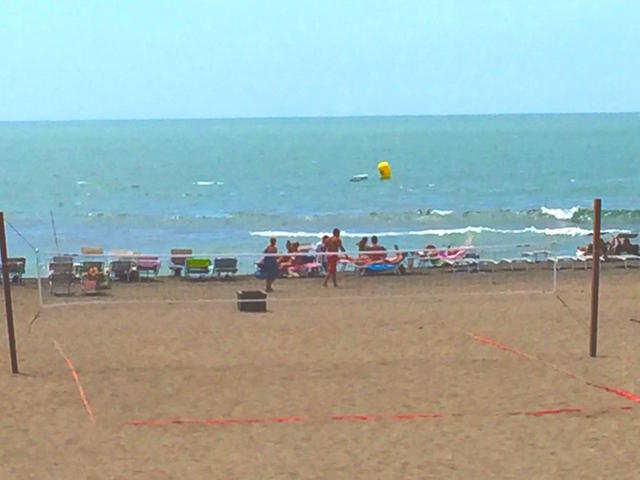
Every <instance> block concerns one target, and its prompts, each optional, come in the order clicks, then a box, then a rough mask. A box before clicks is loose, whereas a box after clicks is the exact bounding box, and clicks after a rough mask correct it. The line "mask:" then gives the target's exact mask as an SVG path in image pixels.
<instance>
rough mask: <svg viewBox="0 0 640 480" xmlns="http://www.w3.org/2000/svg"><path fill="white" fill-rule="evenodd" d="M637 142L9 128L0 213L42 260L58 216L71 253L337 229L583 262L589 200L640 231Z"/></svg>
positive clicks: (222, 128) (235, 247) (330, 124)
mask: <svg viewBox="0 0 640 480" xmlns="http://www.w3.org/2000/svg"><path fill="white" fill-rule="evenodd" d="M638 132H640V114H589V115H526V116H517V115H515V116H460V117H377V118H333V119H323V118H318V119H264V120H261V119H246V120H175V121H174V120H169V121H90V122H57V123H0V164H1V165H2V171H3V175H2V176H1V178H0V206H1V208H2V209H3V210H4V211H5V213H6V216H7V219H8V220H9V221H10V222H11V223H12V225H14V226H15V227H16V228H17V229H18V230H20V232H21V233H22V234H23V235H24V236H25V238H27V239H28V240H29V242H30V243H32V244H33V245H34V246H36V247H38V248H39V249H40V251H41V252H43V256H47V255H48V254H51V253H53V252H55V251H56V250H57V248H56V246H55V242H54V237H53V234H52V227H51V219H50V211H52V212H53V217H54V219H55V223H56V227H57V234H58V242H59V245H60V249H61V251H64V252H79V250H80V247H81V246H82V245H100V246H102V247H104V248H105V250H107V251H108V250H114V249H131V250H138V251H141V252H148V253H159V254H166V253H168V251H169V249H170V248H172V247H180V246H186V247H192V248H193V249H194V251H197V252H202V253H205V252H206V253H230V252H233V253H240V252H258V251H259V250H261V249H262V248H263V246H264V244H265V243H266V238H265V237H267V236H269V235H271V234H272V233H275V234H277V235H278V237H279V245H280V246H281V247H282V246H283V245H284V241H285V240H286V239H293V238H298V239H300V240H302V241H312V240H315V239H316V237H317V236H318V235H320V234H322V233H324V232H327V231H329V230H330V229H332V228H333V227H334V226H338V227H340V228H341V229H342V230H343V231H344V232H345V235H346V236H347V241H346V242H345V243H346V245H347V247H353V244H354V243H355V241H356V238H355V237H359V236H360V235H362V234H374V233H377V234H378V235H379V236H380V237H381V243H382V244H384V245H386V246H387V247H390V246H391V245H392V244H393V243H397V244H398V245H399V246H400V247H401V248H418V247H422V246H424V245H425V243H433V244H435V245H438V246H440V245H445V246H446V245H457V244H462V243H466V244H473V245H476V246H478V248H480V249H481V250H482V253H483V256H489V257H498V258H499V257H502V256H505V255H519V254H520V251H521V250H522V249H532V248H547V249H550V250H552V251H554V252H556V253H559V254H560V253H572V252H573V251H575V246H576V245H577V244H581V243H586V242H588V237H586V236H585V235H586V234H587V233H588V231H589V230H590V229H591V217H590V211H589V209H590V207H591V203H592V200H593V198H594V197H601V198H602V199H603V208H604V209H605V216H604V218H603V228H605V229H625V230H627V229H628V230H638V229H640V195H639V190H638V185H640V170H639V169H638V165H640V136H639V135H638ZM383 159H384V160H387V161H388V162H389V163H390V165H391V170H392V178H391V180H389V181H380V180H378V178H377V170H376V165H377V163H378V162H379V161H380V160H383ZM362 173H366V174H369V179H368V180H367V181H363V182H358V183H354V182H350V181H349V179H350V178H351V177H352V176H353V175H356V174H362ZM8 233H9V246H10V254H12V255H20V254H22V255H27V256H29V257H31V258H33V255H32V253H31V251H30V249H29V247H28V246H27V245H26V244H25V243H24V242H23V241H22V240H21V239H20V238H18V237H17V235H16V234H15V233H14V232H13V231H11V229H9V232H8ZM352 237H353V241H352V240H351V238H352ZM253 260H255V258H251V259H249V258H247V259H246V261H245V262H243V264H244V267H245V269H250V266H251V263H252V261H253Z"/></svg>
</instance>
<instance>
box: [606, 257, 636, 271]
mask: <svg viewBox="0 0 640 480" xmlns="http://www.w3.org/2000/svg"><path fill="white" fill-rule="evenodd" d="M607 261H618V262H621V263H622V265H623V266H624V268H625V269H626V268H629V267H640V256H639V255H625V254H623V255H609V256H608V257H607Z"/></svg>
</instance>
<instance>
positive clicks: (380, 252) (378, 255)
mask: <svg viewBox="0 0 640 480" xmlns="http://www.w3.org/2000/svg"><path fill="white" fill-rule="evenodd" d="M367 255H368V256H369V258H371V260H372V261H374V262H376V261H382V260H384V259H385V257H386V256H387V253H386V248H384V247H383V246H382V245H380V244H379V243H378V237H377V236H376V235H374V236H372V237H371V246H369V249H368V254H367Z"/></svg>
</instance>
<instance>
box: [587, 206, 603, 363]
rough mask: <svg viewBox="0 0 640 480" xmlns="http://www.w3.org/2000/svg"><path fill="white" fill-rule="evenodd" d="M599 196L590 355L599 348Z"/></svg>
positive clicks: (594, 220) (596, 214)
mask: <svg viewBox="0 0 640 480" xmlns="http://www.w3.org/2000/svg"><path fill="white" fill-rule="evenodd" d="M601 206H602V205H601V201H600V199H599V198H595V199H594V200H593V242H592V245H593V249H592V250H593V276H592V278H591V333H590V335H589V355H590V356H591V357H595V356H596V353H597V350H598V292H599V289H600V210H601Z"/></svg>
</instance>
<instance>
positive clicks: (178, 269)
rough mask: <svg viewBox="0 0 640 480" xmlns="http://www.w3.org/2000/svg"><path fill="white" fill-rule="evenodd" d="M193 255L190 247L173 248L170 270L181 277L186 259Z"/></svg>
mask: <svg viewBox="0 0 640 480" xmlns="http://www.w3.org/2000/svg"><path fill="white" fill-rule="evenodd" d="M191 255H193V250H191V249H190V248H172V249H171V258H170V263H169V270H171V271H172V272H173V274H174V275H175V276H176V277H179V276H180V274H181V273H182V270H184V264H185V261H186V260H187V258H188V257H190V256H191Z"/></svg>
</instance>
